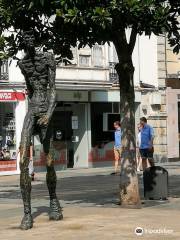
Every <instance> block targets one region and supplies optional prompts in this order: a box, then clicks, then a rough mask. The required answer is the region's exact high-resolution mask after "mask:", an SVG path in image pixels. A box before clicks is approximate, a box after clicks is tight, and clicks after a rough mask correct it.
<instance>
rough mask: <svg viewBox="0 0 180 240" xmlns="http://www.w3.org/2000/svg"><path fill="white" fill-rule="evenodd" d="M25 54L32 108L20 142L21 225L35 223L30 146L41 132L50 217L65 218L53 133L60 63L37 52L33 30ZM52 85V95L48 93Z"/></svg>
mask: <svg viewBox="0 0 180 240" xmlns="http://www.w3.org/2000/svg"><path fill="white" fill-rule="evenodd" d="M23 39H24V50H25V57H24V58H23V59H22V60H20V61H19V63H18V64H19V67H20V69H21V72H22V74H23V75H24V78H25V81H26V86H27V90H28V98H29V99H28V100H29V103H28V112H27V114H26V117H25V120H24V125H23V130H22V133H21V143H20V171H21V175H20V187H21V194H22V199H23V203H24V217H23V219H22V221H21V225H20V227H21V229H23V230H27V229H30V228H32V227H33V219H32V215H31V178H30V176H29V169H28V165H29V148H30V143H31V137H32V135H34V134H39V137H40V141H41V143H42V144H43V149H44V153H45V156H46V160H47V164H46V166H47V175H46V181H47V186H48V190H49V196H50V211H49V219H50V220H61V219H62V218H63V215H62V210H61V207H60V204H59V201H58V199H57V196H56V172H55V169H54V161H53V158H52V154H51V142H52V134H51V128H50V125H49V122H50V119H51V116H52V113H53V110H54V108H55V98H56V90H55V72H56V65H55V59H54V56H53V54H51V53H43V52H37V51H36V50H35V47H34V40H35V39H34V34H33V32H32V31H28V32H24V33H23ZM48 87H49V97H48Z"/></svg>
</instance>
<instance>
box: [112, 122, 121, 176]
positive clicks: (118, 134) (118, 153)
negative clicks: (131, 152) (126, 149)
mask: <svg viewBox="0 0 180 240" xmlns="http://www.w3.org/2000/svg"><path fill="white" fill-rule="evenodd" d="M114 128H115V132H114V141H115V143H114V158H115V163H114V168H115V169H114V172H113V173H112V174H118V167H119V162H120V160H121V124H120V122H119V121H116V122H114Z"/></svg>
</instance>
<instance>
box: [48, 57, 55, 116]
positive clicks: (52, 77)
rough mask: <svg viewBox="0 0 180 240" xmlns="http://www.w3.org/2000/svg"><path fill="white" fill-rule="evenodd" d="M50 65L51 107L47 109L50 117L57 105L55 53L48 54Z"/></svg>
mask: <svg viewBox="0 0 180 240" xmlns="http://www.w3.org/2000/svg"><path fill="white" fill-rule="evenodd" d="M48 65H49V72H48V78H49V107H48V111H47V115H48V117H51V115H52V113H53V111H54V108H55V106H56V86H55V78H56V62H55V58H54V55H53V54H48Z"/></svg>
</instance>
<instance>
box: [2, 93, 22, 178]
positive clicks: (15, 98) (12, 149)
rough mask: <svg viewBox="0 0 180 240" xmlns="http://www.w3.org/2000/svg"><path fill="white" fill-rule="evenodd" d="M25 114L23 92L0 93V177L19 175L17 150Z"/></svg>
mask: <svg viewBox="0 0 180 240" xmlns="http://www.w3.org/2000/svg"><path fill="white" fill-rule="evenodd" d="M25 112H26V106H25V95H24V93H23V92H20V91H18V92H15V91H13V90H3V91H0V175H11V174H16V173H19V164H18V159H19V157H18V155H17V149H18V146H19V142H20V135H21V129H22V125H23V120H24V116H25Z"/></svg>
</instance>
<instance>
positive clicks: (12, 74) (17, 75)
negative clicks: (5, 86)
mask: <svg viewBox="0 0 180 240" xmlns="http://www.w3.org/2000/svg"><path fill="white" fill-rule="evenodd" d="M17 57H18V58H19V59H21V58H22V57H23V53H22V52H19V53H18V54H17ZM17 62H18V61H17V60H12V61H9V81H10V82H24V76H23V75H22V73H21V70H20V68H19V67H18V65H17Z"/></svg>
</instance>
